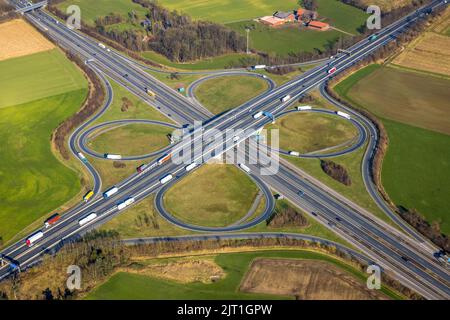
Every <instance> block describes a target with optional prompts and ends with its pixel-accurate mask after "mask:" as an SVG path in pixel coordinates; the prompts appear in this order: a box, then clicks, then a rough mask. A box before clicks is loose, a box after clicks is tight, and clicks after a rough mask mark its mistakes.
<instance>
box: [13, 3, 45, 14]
mask: <svg viewBox="0 0 450 320" xmlns="http://www.w3.org/2000/svg"><path fill="white" fill-rule="evenodd" d="M47 3H48V2H47V0H44V1H40V2H37V3H32V2H29V1H17V2H16V7H18V8H17V9H16V12H19V13H21V14H24V13H26V12H30V11H32V10H35V9H40V8H42V7H45V6H46V5H47Z"/></svg>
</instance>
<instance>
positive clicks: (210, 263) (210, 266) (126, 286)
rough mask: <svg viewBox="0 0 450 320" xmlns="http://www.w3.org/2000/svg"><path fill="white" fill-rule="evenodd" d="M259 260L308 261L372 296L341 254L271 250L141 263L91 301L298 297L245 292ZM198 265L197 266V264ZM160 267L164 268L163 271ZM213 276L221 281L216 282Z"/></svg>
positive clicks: (317, 280)
mask: <svg viewBox="0 0 450 320" xmlns="http://www.w3.org/2000/svg"><path fill="white" fill-rule="evenodd" d="M287 259H289V260H287ZM257 261H268V262H269V265H273V263H274V262H281V261H290V262H291V263H295V264H297V265H308V266H310V269H311V271H312V270H313V269H314V271H313V272H318V269H320V270H322V271H324V272H325V270H332V272H336V273H339V274H340V275H343V276H345V280H342V281H346V286H347V289H346V290H345V292H348V293H349V294H350V295H353V296H355V295H356V293H354V292H353V293H350V292H351V291H353V290H361V291H360V292H363V291H365V292H366V294H368V293H367V289H366V290H364V289H362V287H363V286H364V283H365V278H366V276H365V275H364V274H363V273H361V272H360V271H357V270H356V269H355V268H354V267H351V266H349V265H348V264H346V263H344V262H342V261H340V260H337V259H336V258H333V257H331V256H328V255H325V254H321V253H317V252H312V251H303V250H290V251H280V250H278V251H270V250H266V251H253V252H252V251H251V252H241V253H221V254H216V255H207V256H205V255H201V256H194V257H186V258H172V259H170V258H169V259H167V258H165V259H154V260H151V261H149V262H147V263H146V262H145V261H144V262H140V263H141V266H140V270H139V271H137V272H136V271H135V272H119V273H116V274H115V275H113V276H112V277H111V278H110V279H109V280H108V281H106V282H105V283H104V284H102V285H100V286H99V287H97V288H96V289H94V290H93V291H92V292H91V293H90V294H89V295H88V296H87V299H92V300H95V299H113V300H114V299H140V300H144V299H189V300H190V299H294V298H295V292H285V291H284V292H281V290H280V292H276V294H273V293H272V294H264V293H248V292H244V290H242V289H246V287H244V288H243V284H244V285H245V284H246V283H245V281H248V280H247V279H249V277H250V279H251V277H252V276H253V275H255V273H254V270H255V269H254V266H255V262H257ZM259 263H260V262H259ZM194 264H195V265H196V266H197V268H192V265H194ZM266 265H267V263H266ZM312 266H314V267H312ZM264 267H266V266H264ZM266 268H267V267H266ZM147 270H150V271H149V272H148V271H147ZM155 270H156V271H155ZM158 270H160V271H159V272H157V271H158ZM161 270H177V273H178V274H179V275H180V276H177V277H176V278H173V277H168V276H167V274H168V273H167V272H161ZM265 271H266V273H267V274H269V273H270V275H271V277H272V278H273V280H274V282H276V283H278V284H279V287H288V286H289V284H288V281H287V280H288V279H289V281H291V280H292V279H294V280H295V281H297V282H298V283H308V288H311V290H310V291H309V290H308V291H309V294H310V295H311V296H309V297H313V296H315V295H321V294H324V291H328V290H324V288H323V284H322V282H323V281H322V280H323V278H322V277H311V278H309V279H308V277H307V274H306V273H303V272H296V273H295V274H294V273H292V272H289V274H290V275H291V276H290V277H289V278H288V277H284V273H280V272H278V273H273V272H270V270H267V269H266V270H265ZM319 272H320V271H319ZM330 272H331V271H330ZM146 274H147V275H146ZM211 278H215V279H218V280H215V281H211ZM244 279H245V280H244ZM193 280H196V281H193ZM335 281H339V280H335ZM349 287H350V288H352V289H349ZM356 288H360V289H356ZM330 294H331V295H332V298H334V299H344V298H347V296H346V295H343V294H339V293H337V291H334V294H333V293H330ZM378 295H379V296H378V297H379V298H393V299H398V298H399V297H398V296H397V295H396V294H395V293H394V292H392V291H391V290H389V289H388V288H385V287H383V288H382V290H381V292H379V293H378ZM306 298H307V297H306Z"/></svg>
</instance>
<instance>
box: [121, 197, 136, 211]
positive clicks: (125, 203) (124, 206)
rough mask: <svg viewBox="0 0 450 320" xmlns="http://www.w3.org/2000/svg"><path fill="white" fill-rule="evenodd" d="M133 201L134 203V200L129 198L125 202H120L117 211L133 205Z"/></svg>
mask: <svg viewBox="0 0 450 320" xmlns="http://www.w3.org/2000/svg"><path fill="white" fill-rule="evenodd" d="M134 201H135V199H134V198H132V197H131V198H128V199H126V200H125V201H122V202H120V203H119V204H118V205H117V210H122V209H125V208H126V207H128V206H129V205H131V204H133V203H134Z"/></svg>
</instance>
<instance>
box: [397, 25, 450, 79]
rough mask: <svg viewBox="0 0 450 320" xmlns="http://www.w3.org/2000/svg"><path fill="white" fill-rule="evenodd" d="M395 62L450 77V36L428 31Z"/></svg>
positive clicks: (402, 65) (406, 66)
mask: <svg viewBox="0 0 450 320" xmlns="http://www.w3.org/2000/svg"><path fill="white" fill-rule="evenodd" d="M393 64H395V65H399V66H401V67H405V68H409V69H416V70H420V71H424V72H431V73H436V74H442V75H446V76H448V77H450V37H448V36H446V35H441V34H437V33H434V32H427V33H425V34H423V35H422V36H421V37H419V38H418V39H417V40H416V41H415V42H414V43H413V44H411V45H409V46H408V47H407V48H406V49H405V51H404V52H403V53H401V54H400V55H399V56H398V57H397V58H395V59H394V61H393Z"/></svg>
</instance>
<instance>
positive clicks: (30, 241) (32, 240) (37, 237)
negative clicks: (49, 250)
mask: <svg viewBox="0 0 450 320" xmlns="http://www.w3.org/2000/svg"><path fill="white" fill-rule="evenodd" d="M43 237H44V233H43V232H42V231H40V230H39V231H38V232H36V233H33V234H32V235H31V236H29V237H28V238H27V240H26V244H27V246H29V247H31V246H33V245H34V244H35V243H36V242H37V241H38V240H40V239H42V238H43Z"/></svg>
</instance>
